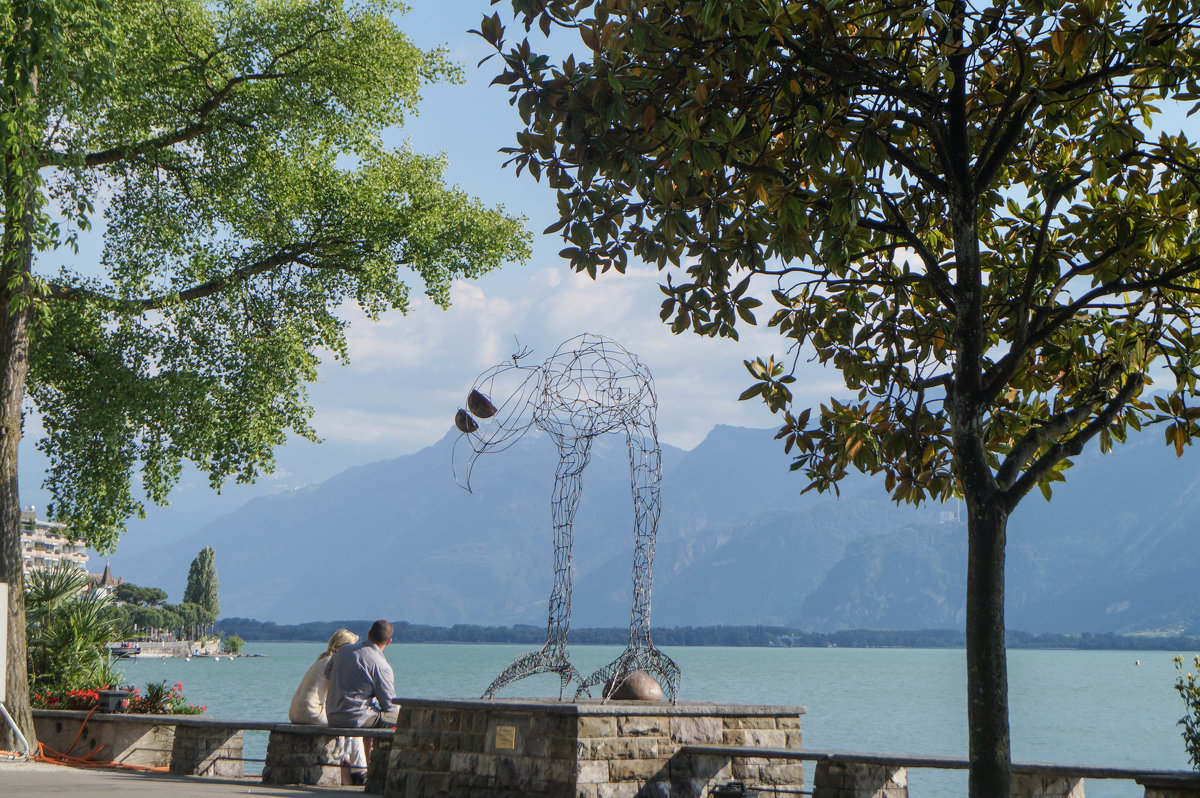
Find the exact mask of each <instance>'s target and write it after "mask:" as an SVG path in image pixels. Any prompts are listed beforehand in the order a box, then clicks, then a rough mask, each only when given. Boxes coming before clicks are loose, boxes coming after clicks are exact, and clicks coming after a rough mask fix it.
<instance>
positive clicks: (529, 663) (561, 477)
mask: <svg viewBox="0 0 1200 798" xmlns="http://www.w3.org/2000/svg"><path fill="white" fill-rule="evenodd" d="M559 453H560V458H559V463H558V471H557V472H556V473H555V475H554V494H553V500H552V506H551V510H552V514H553V519H554V587H553V589H552V590H551V591H550V619H549V621H548V623H547V625H546V645H544V646H543V647H542V648H541V649H540V650H538V651H531V652H529V653H528V654H524V655H523V656H521V657H518V658H517V659H516V660H515V661H514V662H513V663H512V664H511V665H509V666H508V667H507V668H505V669H504V672H503V673H501V674H500V675H499V676H497V677H496V679H495V681H493V682H492V684H491V686H490V687H488V689H487V691H486V692H485V693H484V694H483V697H484V698H492V697H493V696H494V695H495V694H496V691H497V690H499V689H500V688H502V687H504V686H505V685H506V684H509V683H510V682H515V681H516V680H518V679H523V678H525V677H526V676H532V675H533V674H535V673H557V674H558V676H559V679H560V680H561V683H560V685H559V691H558V697H559V698H560V699H561V698H562V697H563V695H564V694H565V693H566V690H567V685H568V684H570V682H571V681H572V680H574V681H577V682H581V681H583V680H582V678H581V677H580V675H579V671H577V670H575V666H573V665H572V664H571V662H570V659H569V658H568V656H567V634H568V632H569V631H570V628H571V583H572V578H573V576H574V574H573V570H574V565H573V563H572V560H571V549H572V544H573V542H574V523H575V509H576V508H577V507H578V506H579V498H580V496H581V495H582V493H583V469H584V468H585V467H587V464H588V459H589V458H590V456H591V439H590V438H584V439H579V440H575V441H567V442H560V445H559Z"/></svg>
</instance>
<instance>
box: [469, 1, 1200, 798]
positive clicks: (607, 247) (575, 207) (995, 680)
mask: <svg viewBox="0 0 1200 798" xmlns="http://www.w3.org/2000/svg"><path fill="white" fill-rule="evenodd" d="M494 2H498V0H494ZM512 8H513V10H514V16H515V20H516V21H517V22H518V23H519V24H520V29H521V32H519V33H518V34H517V35H516V39H517V40H515V41H514V40H512V37H511V36H510V34H509V33H508V32H507V31H506V27H505V24H504V21H503V20H501V18H500V16H499V15H492V16H490V17H487V18H485V19H484V20H483V22H482V25H481V26H480V28H479V30H478V31H477V32H478V33H479V34H480V35H481V36H483V38H484V39H486V40H487V41H488V42H490V43H491V44H492V45H494V47H495V49H496V51H497V54H498V55H499V57H500V60H499V61H498V63H499V64H501V65H502V71H501V73H500V74H499V75H498V76H497V77H496V82H498V83H500V84H504V85H506V86H508V87H509V90H510V91H511V92H512V94H511V99H512V102H513V104H514V105H515V106H516V108H517V110H518V111H519V113H520V116H521V119H522V120H523V122H524V129H523V130H522V131H520V132H519V133H518V134H517V138H516V146H514V147H512V148H510V149H508V150H507V151H508V152H509V153H511V156H512V158H511V163H513V164H515V166H516V168H517V170H518V171H522V170H524V171H528V172H529V173H531V174H532V175H533V176H534V177H537V178H545V179H546V181H547V182H548V183H549V184H550V186H552V187H554V188H555V189H557V197H558V216H559V220H558V221H557V222H556V223H555V224H553V225H552V226H551V228H550V229H551V230H552V231H560V232H561V235H562V237H563V238H564V239H565V241H566V243H567V246H566V248H565V249H564V250H563V251H562V253H561V254H562V256H563V257H564V258H566V259H567V260H568V261H569V262H570V263H571V265H572V266H573V267H574V268H576V269H578V270H580V271H586V272H588V273H589V274H592V275H595V274H597V273H598V272H603V271H606V270H610V269H613V270H616V271H618V272H620V271H623V270H624V269H625V267H626V265H627V263H629V262H630V260H631V259H635V258H636V259H641V260H643V261H646V262H649V263H652V264H655V265H656V266H657V267H658V268H659V269H661V270H663V271H664V272H666V276H665V281H664V284H663V292H664V294H665V297H666V298H665V300H664V302H663V306H662V318H663V319H664V320H665V321H667V322H669V323H670V324H671V326H672V329H673V330H675V331H676V332H681V331H684V330H688V329H691V330H692V331H694V332H695V333H698V334H700V335H706V336H730V337H736V336H737V329H738V327H739V325H744V324H754V323H756V321H760V320H766V321H767V322H768V323H769V325H770V326H771V327H773V328H774V329H776V330H777V331H778V332H779V334H780V335H781V336H784V337H785V338H786V339H787V340H788V341H789V342H790V343H791V344H792V345H794V347H795V350H794V351H795V353H796V354H797V356H803V355H804V354H805V353H807V354H809V355H811V356H812V357H814V358H815V359H816V360H817V361H818V362H820V363H824V364H828V365H832V366H834V367H836V368H837V369H838V370H839V371H840V373H841V375H842V377H843V378H844V380H845V384H846V386H847V388H848V389H849V391H850V393H851V396H853V398H852V399H850V400H848V401H840V402H839V401H830V402H829V403H828V404H827V405H823V406H822V407H821V408H820V410H819V411H818V412H816V413H815V414H813V413H811V412H810V411H809V410H807V409H804V408H800V407H795V406H794V405H793V401H792V395H791V393H790V391H789V387H788V386H789V383H791V382H792V380H793V375H792V374H791V373H790V369H789V368H788V366H787V365H786V364H783V363H777V362H775V361H773V360H766V361H764V360H757V361H753V362H749V363H747V365H748V367H749V368H750V371H751V372H752V374H753V375H754V378H755V382H754V384H753V385H752V386H751V387H750V388H749V389H748V390H747V391H746V393H745V394H743V397H744V398H748V397H751V396H756V395H759V396H761V397H762V398H763V399H765V401H766V402H767V404H768V405H769V406H770V408H771V409H772V410H773V411H776V412H778V413H780V414H782V416H783V418H784V424H783V426H782V429H781V432H780V437H781V438H782V445H784V446H785V447H786V448H787V449H788V451H790V452H792V453H794V454H795V461H794V463H793V468H795V469H797V470H799V471H801V472H803V474H804V475H805V476H806V477H807V478H808V479H809V480H810V485H811V486H813V487H816V488H818V489H822V490H824V489H830V488H836V485H837V483H838V480H839V479H841V478H842V477H843V476H844V475H845V474H846V473H847V472H848V471H850V470H851V469H857V470H859V471H863V472H868V473H871V474H878V475H880V476H881V478H882V482H883V484H884V486H885V487H886V489H887V490H888V491H889V492H890V493H891V495H892V497H893V498H894V499H895V500H896V501H902V502H920V501H924V500H928V499H939V500H944V499H948V498H951V497H962V499H963V500H964V501H965V505H966V510H967V519H968V522H967V534H968V538H969V545H968V566H967V567H968V575H967V608H966V609H967V620H966V640H967V694H968V695H967V698H968V701H967V707H968V716H969V718H968V719H969V730H970V792H971V795H972V796H976V797H977V798H981V797H982V796H1004V795H1007V794H1008V792H1009V786H1010V780H1011V761H1010V747H1009V726H1008V711H1007V703H1008V699H1007V675H1006V660H1005V646H1004V552H1005V528H1006V524H1007V521H1008V518H1009V516H1010V514H1011V513H1012V512H1013V511H1014V510H1015V509H1016V507H1017V506H1018V504H1019V503H1020V501H1021V500H1022V499H1023V498H1025V496H1027V495H1028V494H1029V493H1030V492H1031V491H1033V490H1035V489H1038V490H1040V491H1041V492H1042V493H1044V494H1045V495H1046V496H1047V497H1049V495H1050V489H1051V485H1052V484H1053V483H1054V482H1055V481H1058V480H1061V479H1062V478H1063V471H1064V470H1065V469H1066V468H1067V467H1068V466H1069V465H1070V464H1071V458H1072V457H1074V456H1075V455H1078V454H1079V453H1080V452H1081V451H1082V450H1083V448H1084V446H1085V445H1087V444H1088V443H1089V442H1091V441H1093V440H1095V441H1097V443H1098V445H1099V446H1100V448H1101V449H1102V450H1104V451H1108V450H1109V449H1110V448H1111V447H1112V445H1113V444H1114V442H1119V441H1121V440H1123V439H1124V438H1125V436H1126V434H1127V432H1128V431H1129V430H1130V429H1138V428H1139V427H1141V426H1142V425H1144V424H1147V423H1150V422H1159V423H1161V424H1162V425H1163V427H1164V429H1165V430H1166V438H1167V442H1168V443H1169V444H1171V445H1173V446H1174V447H1175V449H1176V451H1179V450H1180V449H1181V448H1182V447H1183V446H1184V445H1185V444H1186V443H1187V442H1189V441H1190V440H1191V438H1192V437H1193V436H1194V435H1196V434H1197V432H1198V431H1200V430H1198V427H1197V418H1200V408H1196V407H1194V406H1193V405H1192V404H1191V402H1192V401H1193V400H1194V395H1195V389H1196V373H1197V365H1198V363H1200V346H1198V345H1197V338H1196V335H1197V330H1196V319H1198V318H1200V301H1198V296H1200V274H1198V273H1200V236H1198V235H1197V208H1198V207H1200V163H1198V161H1197V148H1196V145H1195V143H1194V142H1192V141H1190V140H1189V139H1188V138H1187V137H1186V136H1185V135H1183V134H1182V133H1179V132H1174V131H1173V130H1172V129H1169V125H1165V121H1161V120H1156V118H1155V114H1156V111H1157V107H1156V104H1157V103H1159V102H1162V101H1164V100H1165V101H1168V102H1171V103H1172V105H1173V106H1175V105H1176V103H1175V101H1185V103H1190V102H1191V101H1194V100H1196V99H1200V96H1198V94H1197V82H1198V79H1200V47H1198V46H1197V39H1196V25H1197V8H1196V5H1195V3H1194V2H1191V1H1190V0H1146V1H1145V2H1142V3H1138V4H1132V3H1124V2H1118V1H1117V0H1077V1H1076V2H1067V3H1062V4H1060V3H1047V2H1043V0H1011V1H1010V2H1003V0H997V2H996V3H994V4H990V5H989V4H973V3H966V2H959V1H954V0H949V1H944V2H932V1H931V0H900V1H899V2H895V0H888V2H878V1H877V0H853V2H848V1H838V0H808V1H807V2H802V3H801V2H783V0H750V1H749V2H747V1H745V0H673V1H672V2H652V1H651V0H603V2H587V1H586V0H578V1H577V2H569V1H568V0H512ZM538 29H540V31H541V33H542V34H545V35H548V36H550V37H551V39H552V40H553V39H556V38H562V37H566V38H567V42H566V44H565V46H564V45H563V44H557V43H556V44H555V46H554V50H555V51H557V52H564V51H574V52H575V53H582V55H571V56H569V57H566V58H565V59H563V58H555V57H551V56H548V55H545V54H543V53H541V52H539V50H541V49H545V48H543V47H542V46H540V45H539V44H537V42H538V41H539V37H540V34H539V32H538ZM531 38H532V40H533V41H532V43H531ZM1186 107H1187V105H1186V104H1185V105H1184V106H1183V108H1184V109H1186ZM1179 118H1182V113H1181V114H1180V116H1179ZM1179 118H1176V119H1175V125H1176V127H1178V126H1179V124H1180V122H1179ZM1152 124H1153V125H1154V127H1153V128H1152V127H1151V125H1152ZM1160 127H1162V132H1158V129H1159V128H1160ZM759 317H762V318H759ZM1152 376H1153V377H1154V378H1155V379H1156V380H1159V382H1160V386H1161V388H1162V391H1163V392H1162V394H1161V395H1160V396H1161V398H1156V399H1155V400H1154V402H1153V403H1151V402H1149V401H1147V400H1146V399H1144V398H1143V397H1146V396H1148V394H1147V393H1146V388H1147V386H1148V385H1149V384H1150V382H1151V377H1152Z"/></svg>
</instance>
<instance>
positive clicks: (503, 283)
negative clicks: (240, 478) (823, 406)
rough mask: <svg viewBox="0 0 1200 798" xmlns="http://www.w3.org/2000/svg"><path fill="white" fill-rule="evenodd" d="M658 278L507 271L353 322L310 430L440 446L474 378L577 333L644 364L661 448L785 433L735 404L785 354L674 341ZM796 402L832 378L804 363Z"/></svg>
mask: <svg viewBox="0 0 1200 798" xmlns="http://www.w3.org/2000/svg"><path fill="white" fill-rule="evenodd" d="M659 279H660V275H659V274H658V272H656V271H655V270H654V269H652V268H649V267H645V266H641V267H631V268H630V269H629V270H628V273H627V274H625V275H623V276H622V275H603V276H601V278H600V279H598V280H596V281H593V280H591V279H590V278H588V277H586V276H580V275H578V274H575V273H573V272H571V271H570V270H569V269H567V268H566V267H565V265H564V266H546V267H542V268H534V269H530V268H526V269H520V268H517V269H511V270H506V271H504V272H502V273H500V274H497V275H494V276H490V277H488V278H485V279H484V280H482V281H480V282H477V283H465V282H462V283H458V284H456V285H455V286H454V289H453V292H452V298H453V302H454V304H453V305H452V306H451V307H450V308H449V309H448V310H446V311H442V310H440V309H439V308H437V307H435V306H433V305H432V304H431V303H429V302H419V303H415V304H414V308H413V310H412V311H411V312H410V314H409V315H408V316H401V315H400V314H389V315H388V316H386V317H385V318H384V319H383V321H382V322H381V323H378V324H372V323H370V322H369V321H367V320H365V319H362V318H357V319H356V320H355V321H354V323H353V325H352V327H351V331H350V335H349V346H350V365H349V366H348V367H346V368H341V367H338V366H336V365H331V366H329V367H327V368H325V369H324V370H323V371H322V381H321V384H320V385H318V386H314V388H313V399H314V403H315V404H316V406H317V409H318V412H317V415H316V418H315V421H314V423H315V424H316V426H317V429H318V431H319V432H320V434H321V435H322V436H323V437H325V438H326V439H328V440H330V441H331V442H332V441H339V442H342V443H363V444H367V443H370V444H373V445H378V444H391V445H394V446H395V447H396V450H395V454H401V453H404V452H408V451H413V450H416V449H418V448H420V447H422V446H425V445H428V444H430V443H433V442H434V441H436V440H437V439H438V438H440V437H441V436H442V435H444V434H445V432H446V431H447V430H448V429H449V426H450V423H451V419H452V418H453V415H454V411H455V410H456V409H457V408H458V407H459V406H461V405H462V403H463V401H464V399H465V394H466V391H467V389H468V388H469V387H470V385H471V384H472V383H473V381H474V379H475V377H476V376H477V375H478V374H479V373H480V372H481V371H483V370H484V369H486V368H488V367H489V366H491V365H494V364H496V363H499V362H502V361H504V360H507V359H508V358H509V357H510V356H511V355H512V353H513V352H514V351H516V348H517V346H518V344H519V345H520V346H523V347H529V348H531V349H532V350H533V351H532V354H531V359H532V360H533V361H534V362H537V361H540V360H542V359H544V358H546V357H549V356H550V355H551V354H552V353H553V352H554V350H555V349H556V348H557V347H558V345H559V344H560V343H561V342H563V341H564V340H567V339H568V338H571V337H573V336H575V335H578V334H580V333H582V332H594V333H599V334H602V335H607V336H609V337H612V338H614V339H616V340H617V341H619V342H620V343H622V344H623V345H624V346H625V347H626V348H628V349H629V350H630V351H632V352H633V353H634V354H636V355H637V356H638V358H639V359H640V360H642V361H643V362H644V363H646V365H647V366H649V368H650V371H651V373H652V374H653V375H654V377H655V381H656V390H657V394H658V400H659V432H660V435H661V436H662V438H663V440H664V441H666V442H669V443H671V444H673V445H676V446H680V447H683V448H691V447H692V446H694V445H696V444H697V443H698V442H699V441H700V440H702V439H703V437H704V436H705V435H706V434H707V433H708V431H709V430H710V429H711V428H712V427H713V426H714V425H716V424H734V425H741V426H753V427H771V426H774V425H776V424H777V423H779V419H778V418H777V417H775V416H772V415H771V413H770V412H769V411H768V410H767V409H766V407H765V405H763V404H762V403H761V402H758V401H749V402H739V401H737V397H738V395H739V394H740V393H741V392H742V390H744V389H745V388H746V387H747V386H748V385H749V384H750V383H751V382H752V379H751V377H750V375H749V374H748V373H747V372H746V370H745V368H744V366H743V365H742V362H743V361H744V360H746V359H751V358H754V357H759V356H762V357H767V356H770V355H774V356H775V357H776V358H777V359H778V358H779V357H780V356H781V355H783V354H784V349H783V344H784V343H785V342H784V341H783V340H782V339H781V338H779V336H778V335H777V334H776V333H775V331H774V330H769V329H766V328H765V327H749V326H747V327H744V328H740V330H739V331H740V332H741V334H742V340H741V341H737V342H735V341H730V340H727V339H708V338H702V337H699V336H696V335H694V334H692V333H690V332H685V333H683V334H681V335H672V334H671V332H670V330H669V329H668V328H667V326H666V325H664V324H663V323H662V322H661V321H659V319H658V307H659V304H660V302H661V292H660V291H659V289H658V284H659ZM801 365H802V368H801V372H800V374H801V376H800V379H801V381H800V382H799V383H798V384H797V386H795V393H796V395H797V396H798V397H804V398H806V399H810V400H811V401H812V402H814V403H816V402H819V401H823V400H824V399H825V398H826V397H828V396H829V395H830V394H831V393H836V392H838V391H839V389H840V382H838V381H837V379H836V376H835V375H833V374H831V373H830V372H828V371H825V370H821V369H814V368H812V367H806V366H804V364H801Z"/></svg>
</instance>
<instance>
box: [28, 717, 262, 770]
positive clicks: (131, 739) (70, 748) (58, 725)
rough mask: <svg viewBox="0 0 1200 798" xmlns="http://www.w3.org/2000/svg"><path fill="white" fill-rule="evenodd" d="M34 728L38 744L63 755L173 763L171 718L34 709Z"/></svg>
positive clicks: (130, 763)
mask: <svg viewBox="0 0 1200 798" xmlns="http://www.w3.org/2000/svg"><path fill="white" fill-rule="evenodd" d="M85 720H86V723H85ZM33 725H34V728H35V729H36V730H37V737H38V741H39V742H41V743H42V744H44V745H46V746H47V747H49V748H52V749H53V750H55V751H58V752H59V753H62V754H70V755H71V756H78V757H83V756H87V755H88V754H92V756H91V759H92V760H93V761H95V762H121V763H123V764H129V765H149V766H153V767H167V766H169V765H170V764H171V749H172V747H173V746H174V744H175V721H174V720H173V719H172V718H171V716H168V715H123V714H113V715H108V714H104V713H100V712H97V713H93V714H92V716H91V718H88V713H87V712H77V711H73V710H54V709H39V710H34V713H33ZM97 749H99V750H97ZM93 752H95V753H93ZM239 756H240V752H239Z"/></svg>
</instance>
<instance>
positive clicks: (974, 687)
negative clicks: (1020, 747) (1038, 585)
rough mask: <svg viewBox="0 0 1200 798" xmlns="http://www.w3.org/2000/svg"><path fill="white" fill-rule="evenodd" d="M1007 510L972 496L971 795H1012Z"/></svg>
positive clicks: (969, 515)
mask: <svg viewBox="0 0 1200 798" xmlns="http://www.w3.org/2000/svg"><path fill="white" fill-rule="evenodd" d="M1007 526H1008V510H1007V509H1006V508H1005V507H1003V506H1002V505H1001V504H1000V503H999V502H998V501H997V500H996V499H995V498H994V497H993V498H990V499H982V500H981V499H980V498H979V497H972V496H971V495H969V494H968V496H967V535H968V542H967V629H966V639H967V724H968V728H969V735H970V738H969V745H970V748H969V751H970V754H969V756H970V763H971V764H970V776H969V793H970V796H971V798H1008V795H1009V788H1010V785H1011V783H1012V757H1011V751H1010V743H1009V729H1008V657H1007V652H1006V650H1005V643H1004V544H1005V536H1006V529H1007Z"/></svg>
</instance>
